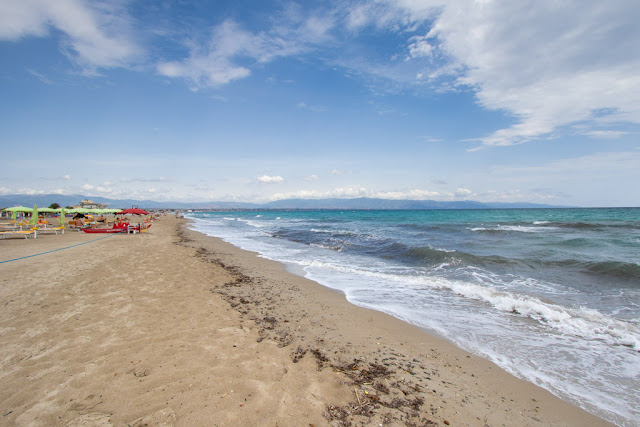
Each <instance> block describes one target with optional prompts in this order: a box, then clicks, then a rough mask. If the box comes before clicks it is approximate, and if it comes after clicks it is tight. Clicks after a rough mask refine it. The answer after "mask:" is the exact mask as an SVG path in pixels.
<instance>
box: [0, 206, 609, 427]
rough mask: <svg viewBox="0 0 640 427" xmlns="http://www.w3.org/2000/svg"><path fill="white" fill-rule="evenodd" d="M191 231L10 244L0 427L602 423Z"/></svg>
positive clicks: (2, 296)
mask: <svg viewBox="0 0 640 427" xmlns="http://www.w3.org/2000/svg"><path fill="white" fill-rule="evenodd" d="M186 225H187V224H186V221H185V220H180V219H176V218H173V217H163V218H162V219H161V220H159V221H157V222H156V223H155V224H154V225H153V227H152V228H151V230H150V232H149V233H145V234H140V235H112V236H108V235H107V236H108V237H106V238H103V236H101V235H90V234H84V233H79V232H69V231H68V232H67V233H65V235H61V236H55V235H46V236H41V237H39V238H38V239H35V240H31V239H30V240H25V239H7V240H0V261H4V260H9V259H14V258H18V257H23V256H28V255H33V254H37V253H41V252H46V251H54V250H56V249H60V248H65V247H69V246H71V245H78V244H79V245H78V246H73V247H71V248H68V249H64V250H60V251H54V252H50V253H46V254H43V255H38V256H35V257H29V258H24V259H20V260H17V261H11V262H7V263H1V264H0V303H1V304H2V307H1V310H0V348H1V349H2V353H1V357H0V381H1V382H0V384H2V388H1V389H0V423H1V424H2V425H47V426H49V425H72V426H78V425H138V426H141V425H179V426H193V425H206V426H213V425H260V426H276V425H278V426H289V425H291V426H301V425H315V426H319V425H452V426H454V425H472V426H476V425H492V426H493V425H523V426H526V425H531V426H540V425H580V426H586V425H589V426H593V425H606V423H605V422H604V421H602V420H600V419H599V418H596V417H594V416H592V415H590V414H588V413H586V412H584V411H582V410H580V409H579V408H577V407H575V406H572V405H570V404H568V403H565V402H563V401H561V400H560V399H558V398H556V397H554V396H552V395H551V394H550V393H548V392H546V391H545V390H543V389H541V388H538V387H536V386H534V385H532V384H530V383H527V382H524V381H521V380H518V379H516V378H515V377H513V376H511V375H509V374H508V373H506V372H504V371H503V370H501V369H500V368H498V367H497V366H495V365H493V364H492V363H490V362H488V361H486V360H484V359H481V358H479V357H476V356H474V355H471V354H468V353H466V352H464V351H462V350H460V349H458V348H457V347H455V346H453V345H451V344H449V343H447V342H445V341H443V340H440V339H438V338H435V337H433V336H431V335H429V334H427V333H425V332H424V331H422V330H420V329H418V328H414V327H412V326H410V325H407V324H405V323H403V322H401V321H399V320H396V319H394V318H391V317H389V316H387V315H385V314H382V313H378V312H375V311H370V310H366V309H362V308H358V307H355V306H353V305H351V304H349V303H348V302H347V301H346V300H345V298H344V297H343V296H342V295H341V294H339V293H336V292H333V291H331V290H329V289H327V288H324V287H322V286H320V285H318V284H317V283H315V282H312V281H309V280H307V279H304V278H302V277H298V276H295V275H292V274H290V273H288V272H286V270H285V269H284V267H283V266H282V265H281V264H278V263H275V262H272V261H268V260H265V259H263V258H259V257H257V256H256V255H255V254H253V253H250V252H246V251H242V250H239V249H237V248H235V247H233V246H231V245H229V244H227V243H224V242H222V241H221V240H219V239H215V238H211V237H207V236H204V235H202V234H199V233H196V232H193V231H189V230H187V228H186ZM97 239H100V240H97ZM85 243H86V244H85Z"/></svg>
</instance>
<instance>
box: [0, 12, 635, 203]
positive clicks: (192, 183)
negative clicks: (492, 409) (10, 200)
mask: <svg viewBox="0 0 640 427" xmlns="http://www.w3.org/2000/svg"><path fill="white" fill-rule="evenodd" d="M639 19H640V3H638V2H635V1H613V2H602V1H592V0H580V1H578V0H576V1H570V0H567V1H563V2H557V1H551V0H537V1H518V2H514V1H511V0H448V1H444V0H395V1H392V0H379V1H355V0H354V1H350V0H342V1H305V2H293V1H287V0H280V1H269V0H264V1H218V2H211V1H150V0H127V1H125V0H118V1H111V2H98V1H80V0H57V1H55V2H52V1H50V0H15V1H14V0H0V60H1V61H2V64H3V65H2V68H1V69H0V94H1V96H0V142H1V144H2V150H3V152H4V156H3V158H4V162H3V166H2V169H0V194H16V193H27V194H37V193H60V194H78V193H80V194H85V195H88V196H104V197H110V198H138V199H152V200H160V201H165V200H176V201H214V200H215V201H246V202H266V201H271V200H278V199H283V198H294V197H304V198H321V197H383V198H393V199H434V200H479V201H485V202H488V201H504V202H520V201H529V202H538V203H550V204H562V205H578V206H640V191H639V190H638V187H639V185H640V141H639V140H638V133H639V131H640V126H639V125H640V73H639V72H638V70H640V48H639V47H638V46H639V45H638V40H640V26H638V25H637V21H638V20H639Z"/></svg>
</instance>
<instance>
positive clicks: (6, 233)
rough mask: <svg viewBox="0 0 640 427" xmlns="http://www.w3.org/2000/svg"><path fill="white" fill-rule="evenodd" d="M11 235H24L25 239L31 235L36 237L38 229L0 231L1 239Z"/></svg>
mask: <svg viewBox="0 0 640 427" xmlns="http://www.w3.org/2000/svg"><path fill="white" fill-rule="evenodd" d="M11 235H15V236H24V238H25V239H28V238H29V237H30V236H31V237H33V238H34V239H35V238H36V231H35V230H15V231H0V239H5V238H7V237H9V236H11Z"/></svg>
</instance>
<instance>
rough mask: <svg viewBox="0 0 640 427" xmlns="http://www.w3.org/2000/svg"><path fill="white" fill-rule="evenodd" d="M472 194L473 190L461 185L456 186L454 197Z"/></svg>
mask: <svg viewBox="0 0 640 427" xmlns="http://www.w3.org/2000/svg"><path fill="white" fill-rule="evenodd" d="M472 194H473V191H471V190H469V189H468V188H463V187H460V188H458V189H457V190H456V192H455V195H456V197H469V196H471V195H472Z"/></svg>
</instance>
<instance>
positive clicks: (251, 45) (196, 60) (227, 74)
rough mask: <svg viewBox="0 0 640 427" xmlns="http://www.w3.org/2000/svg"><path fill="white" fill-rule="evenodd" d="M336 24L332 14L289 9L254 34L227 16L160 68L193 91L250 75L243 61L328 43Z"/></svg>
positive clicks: (266, 58)
mask: <svg viewBox="0 0 640 427" xmlns="http://www.w3.org/2000/svg"><path fill="white" fill-rule="evenodd" d="M279 22H280V20H279ZM333 25H334V21H333V19H332V17H331V16H330V15H328V16H318V15H311V16H308V17H302V16H300V15H299V14H298V13H295V12H289V13H286V14H285V15H283V16H282V22H280V23H279V24H278V25H276V26H273V27H272V28H270V29H269V30H268V31H262V32H256V33H252V32H250V31H248V30H246V29H244V28H242V27H241V26H240V25H239V24H238V23H236V22H235V21H233V20H231V19H228V20H226V21H224V22H223V23H221V24H220V25H218V26H216V27H214V28H213V30H212V32H211V37H210V39H208V40H207V41H206V42H204V43H201V42H198V41H195V40H192V41H190V42H189V49H190V53H189V57H188V58H185V59H184V60H181V61H170V62H160V63H159V64H158V65H157V71H158V73H159V74H161V75H164V76H167V77H179V78H184V79H186V80H187V81H188V82H190V83H191V85H192V87H193V89H194V90H197V89H200V88H204V87H215V86H220V85H223V84H227V83H229V82H231V81H233V80H237V79H242V78H245V77H248V76H249V75H250V74H251V70H250V69H249V68H247V67H246V66H244V65H240V62H242V60H246V59H250V60H251V62H253V63H258V64H264V63H267V62H270V61H273V60H274V59H276V58H279V57H285V56H291V55H296V54H300V53H302V52H306V51H308V50H309V49H312V48H313V47H314V46H316V45H318V44H320V43H323V42H326V41H327V39H328V32H329V30H330V29H331V28H332V27H333Z"/></svg>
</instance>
